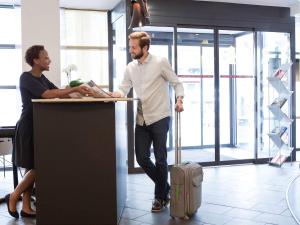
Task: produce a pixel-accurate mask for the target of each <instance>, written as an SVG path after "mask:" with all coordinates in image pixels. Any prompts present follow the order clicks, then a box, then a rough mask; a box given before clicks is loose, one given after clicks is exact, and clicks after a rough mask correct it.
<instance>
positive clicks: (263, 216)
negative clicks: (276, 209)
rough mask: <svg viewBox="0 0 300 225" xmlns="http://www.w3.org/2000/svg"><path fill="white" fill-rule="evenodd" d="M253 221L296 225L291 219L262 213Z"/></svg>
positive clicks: (278, 224)
mask: <svg viewBox="0 0 300 225" xmlns="http://www.w3.org/2000/svg"><path fill="white" fill-rule="evenodd" d="M253 220H254V221H258V222H265V223H271V224H277V225H297V223H296V221H295V220H294V219H293V218H292V217H287V216H281V215H274V214H269V213H263V214H261V215H259V216H257V217H256V218H255V219H253Z"/></svg>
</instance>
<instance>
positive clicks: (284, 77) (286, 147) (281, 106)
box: [268, 63, 293, 167]
mask: <svg viewBox="0 0 300 225" xmlns="http://www.w3.org/2000/svg"><path fill="white" fill-rule="evenodd" d="M291 65H292V64H291V63H286V64H283V65H281V66H280V67H279V68H278V69H277V70H276V71H275V72H274V73H270V76H269V77H268V81H269V84H271V86H272V87H273V88H274V89H275V90H276V92H277V93H278V96H277V97H276V98H274V99H273V101H272V102H271V104H269V106H268V108H269V110H270V112H271V113H272V114H273V117H272V118H270V132H269V134H268V135H269V137H270V139H271V142H272V144H270V146H269V158H270V162H269V164H270V165H273V166H279V167H280V166H281V165H282V164H283V163H284V162H285V161H286V160H287V158H288V157H289V156H291V153H292V151H293V147H291V146H290V127H291V124H292V123H293V120H292V119H291V118H290V117H289V113H288V110H286V109H285V108H286V107H285V106H286V105H288V103H289V99H290V97H291V95H292V94H293V91H290V90H289V85H288V80H289V73H288V71H289V69H290V68H291ZM271 72H272V71H271ZM287 108H288V107H287ZM271 122H272V123H271ZM271 124H272V125H271ZM271 153H272V154H271ZM271 158H272V159H271Z"/></svg>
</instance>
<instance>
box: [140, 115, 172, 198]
mask: <svg viewBox="0 0 300 225" xmlns="http://www.w3.org/2000/svg"><path fill="white" fill-rule="evenodd" d="M169 123H170V117H166V118H164V119H161V120H159V121H157V122H155V123H153V124H151V125H149V126H146V125H145V124H144V125H143V126H139V125H136V127H135V154H136V160H137V162H138V164H139V165H140V166H141V167H142V168H143V170H144V171H145V173H146V174H147V175H148V176H149V177H150V178H151V179H152V180H153V182H154V183H155V191H154V194H155V198H158V199H162V200H166V199H167V195H168V193H169V189H170V185H169V184H168V162H167V146H166V144H167V135H168V131H169ZM151 144H153V149H154V156H155V165H154V163H153V162H152V161H151V159H150V155H151V153H150V148H151Z"/></svg>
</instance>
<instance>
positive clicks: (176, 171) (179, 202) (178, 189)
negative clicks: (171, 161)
mask: <svg viewBox="0 0 300 225" xmlns="http://www.w3.org/2000/svg"><path fill="white" fill-rule="evenodd" d="M170 174H171V175H170V176H171V191H170V194H171V199H170V216H171V217H172V218H175V217H178V218H182V219H189V218H190V217H191V216H192V215H193V214H194V213H196V212H197V210H198V208H199V207H200V205H201V195H202V181H203V170H202V166H200V165H199V164H197V163H181V119H180V113H177V112H176V115H175V165H174V166H173V167H172V168H171V171H170Z"/></svg>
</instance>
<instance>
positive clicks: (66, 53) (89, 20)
mask: <svg viewBox="0 0 300 225" xmlns="http://www.w3.org/2000/svg"><path fill="white" fill-rule="evenodd" d="M70 64H74V65H76V67H77V71H75V73H72V77H71V79H72V80H74V79H78V78H81V79H82V80H84V81H87V80H91V79H92V80H94V81H95V82H96V83H97V84H102V85H108V27H107V13H106V12H101V11H91V10H70V9H62V10H61V67H62V70H63V69H64V68H66V67H67V66H68V65H70ZM61 83H62V85H66V84H67V76H66V74H64V73H62V75H61Z"/></svg>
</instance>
